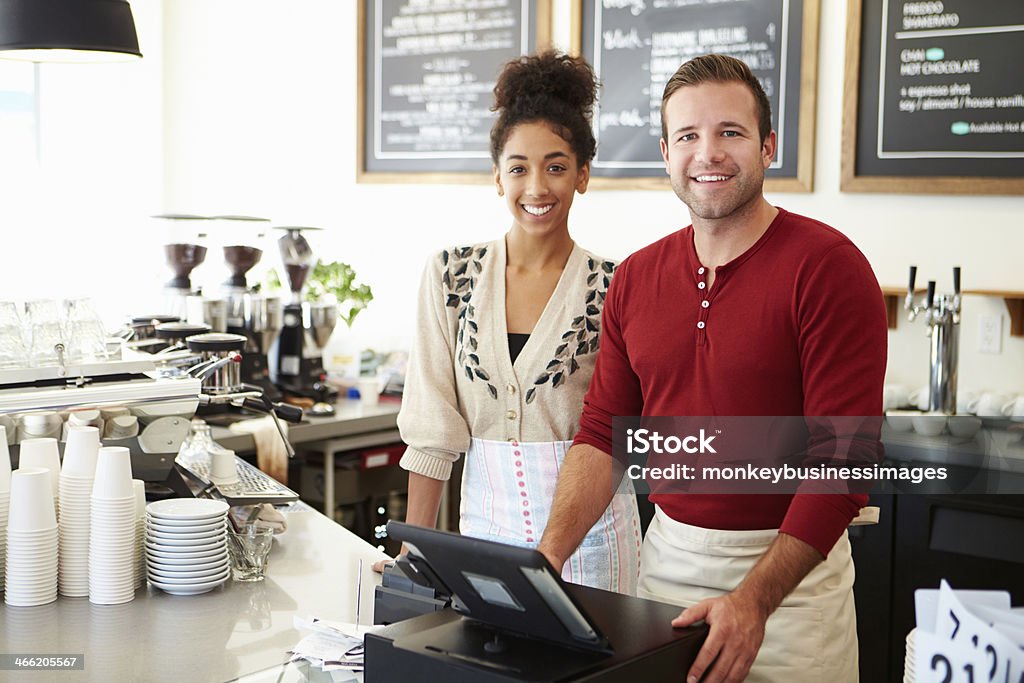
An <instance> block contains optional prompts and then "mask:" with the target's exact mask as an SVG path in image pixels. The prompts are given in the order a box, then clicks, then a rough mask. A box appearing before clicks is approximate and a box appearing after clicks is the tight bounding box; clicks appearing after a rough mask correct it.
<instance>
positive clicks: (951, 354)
mask: <svg viewBox="0 0 1024 683" xmlns="http://www.w3.org/2000/svg"><path fill="white" fill-rule="evenodd" d="M916 280H917V266H910V282H909V284H908V285H907V297H906V300H905V301H904V303H903V307H904V308H905V309H907V319H908V320H910V321H913V320H914V319H915V318H917V316H919V315H921V314H924V315H925V322H926V323H927V324H928V336H929V337H931V353H930V354H929V359H928V360H929V372H928V410H929V411H936V412H942V413H945V414H946V415H953V414H955V413H956V380H957V367H958V366H959V362H960V267H959V266H955V267H954V268H953V294H939V295H936V294H935V280H929V281H928V293H927V295H926V298H925V300H924V302H923V303H922V302H915V300H914V282H915V281H916Z"/></svg>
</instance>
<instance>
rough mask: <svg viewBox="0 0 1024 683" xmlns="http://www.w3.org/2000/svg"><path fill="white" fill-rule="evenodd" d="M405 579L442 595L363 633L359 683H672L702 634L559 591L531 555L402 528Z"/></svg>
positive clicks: (661, 614) (596, 596)
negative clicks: (446, 602)
mask: <svg viewBox="0 0 1024 683" xmlns="http://www.w3.org/2000/svg"><path fill="white" fill-rule="evenodd" d="M388 533H389V534H390V535H391V536H393V537H394V538H396V539H398V540H401V541H403V542H404V543H405V545H406V547H407V548H408V551H409V552H408V555H407V559H408V564H407V567H408V568H409V569H408V570H407V571H408V573H409V578H410V580H411V581H412V582H413V583H416V584H420V585H429V586H432V587H434V588H435V589H436V591H437V592H438V593H439V594H446V595H450V596H451V606H450V607H446V608H444V609H440V610H431V611H429V612H428V613H425V614H422V615H421V616H417V617H413V618H411V619H407V620H404V621H400V622H397V623H394V624H391V625H390V626H386V627H384V628H383V629H381V630H379V631H376V632H373V633H368V634H367V635H366V639H365V646H366V656H365V662H366V671H365V680H366V683H375V682H378V681H397V680H401V681H410V682H415V681H431V682H432V683H433V682H436V681H445V682H446V683H462V682H465V683H469V682H471V681H472V682H473V683H478V682H486V681H535V682H545V683H548V682H550V683H554V682H555V681H584V680H585V681H623V680H631V679H632V680H650V681H661V680H675V679H681V678H682V677H683V676H684V675H685V672H686V671H687V670H688V669H689V667H690V666H691V665H692V663H693V661H694V659H695V658H696V656H697V653H698V652H699V651H700V648H701V646H702V645H703V643H704V639H705V638H706V637H707V632H708V627H707V626H706V625H700V626H694V627H690V628H686V629H673V628H672V627H671V620H672V619H673V618H675V617H676V616H678V614H679V611H680V610H679V607H678V606H675V605H668V604H665V603H660V602H654V601H651V600H643V599H640V598H633V597H630V596H626V595H621V594H619V593H612V592H609V591H603V590H598V589H595V588H587V587H583V586H577V585H573V584H567V583H565V582H563V581H562V579H561V577H560V576H559V575H558V573H556V572H555V570H554V568H553V567H552V566H551V565H550V564H549V563H548V561H547V559H546V558H545V557H544V556H543V555H542V554H541V553H539V552H537V551H536V550H532V549H530V548H521V547H517V546H512V545H505V544H502V543H495V542H492V541H486V540H481V539H475V538H469V537H466V536H460V535H458V534H452V533H447V532H444V531H437V530H434V529H426V528H423V527H417V526H413V525H408V524H402V523H399V522H389V523H388Z"/></svg>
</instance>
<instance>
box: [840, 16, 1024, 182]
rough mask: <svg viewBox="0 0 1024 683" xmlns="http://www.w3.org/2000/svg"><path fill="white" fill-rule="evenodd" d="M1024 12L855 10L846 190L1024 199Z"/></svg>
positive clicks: (849, 51) (846, 110)
mask: <svg viewBox="0 0 1024 683" xmlns="http://www.w3.org/2000/svg"><path fill="white" fill-rule="evenodd" d="M1022 27H1024V3H1021V2H1006V0H942V1H941V2H939V1H937V0H936V1H933V2H920V1H913V2H912V1H909V0H849V5H848V12H847V35H846V79H845V91H846V94H845V99H844V103H843V156H842V182H841V188H842V189H843V190H846V191H853V192H904V193H935V194H938V193H943V194H946V193H949V194H1024V69H1021V68H1020V64H1021V62H1022V61H1024V30H1022Z"/></svg>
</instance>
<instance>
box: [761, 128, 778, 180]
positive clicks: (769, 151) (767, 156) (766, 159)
mask: <svg viewBox="0 0 1024 683" xmlns="http://www.w3.org/2000/svg"><path fill="white" fill-rule="evenodd" d="M778 144H779V141H778V138H777V137H776V136H775V131H774V130H773V131H772V132H771V133H768V137H766V138H765V139H764V144H763V145H761V165H762V166H763V167H764V169H765V170H766V171H767V170H768V167H769V166H771V165H772V159H774V158H775V147H776V146H777V145H778Z"/></svg>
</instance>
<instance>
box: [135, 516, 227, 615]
mask: <svg viewBox="0 0 1024 683" xmlns="http://www.w3.org/2000/svg"><path fill="white" fill-rule="evenodd" d="M227 514H228V504H227V503H225V502H223V501H219V500H206V499H199V498H195V499H192V498H174V499H171V500H158V501H156V502H155V503H150V504H149V505H147V506H146V578H148V579H149V582H150V583H151V584H153V585H154V586H156V587H157V588H159V589H161V590H163V591H166V592H167V593H171V594H172V595H196V594H198V593H205V592H207V591H209V590H213V589H214V588H216V587H217V586H219V585H221V584H222V583H224V582H225V581H227V579H228V576H229V575H230V573H231V568H230V566H229V565H228V547H227Z"/></svg>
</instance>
